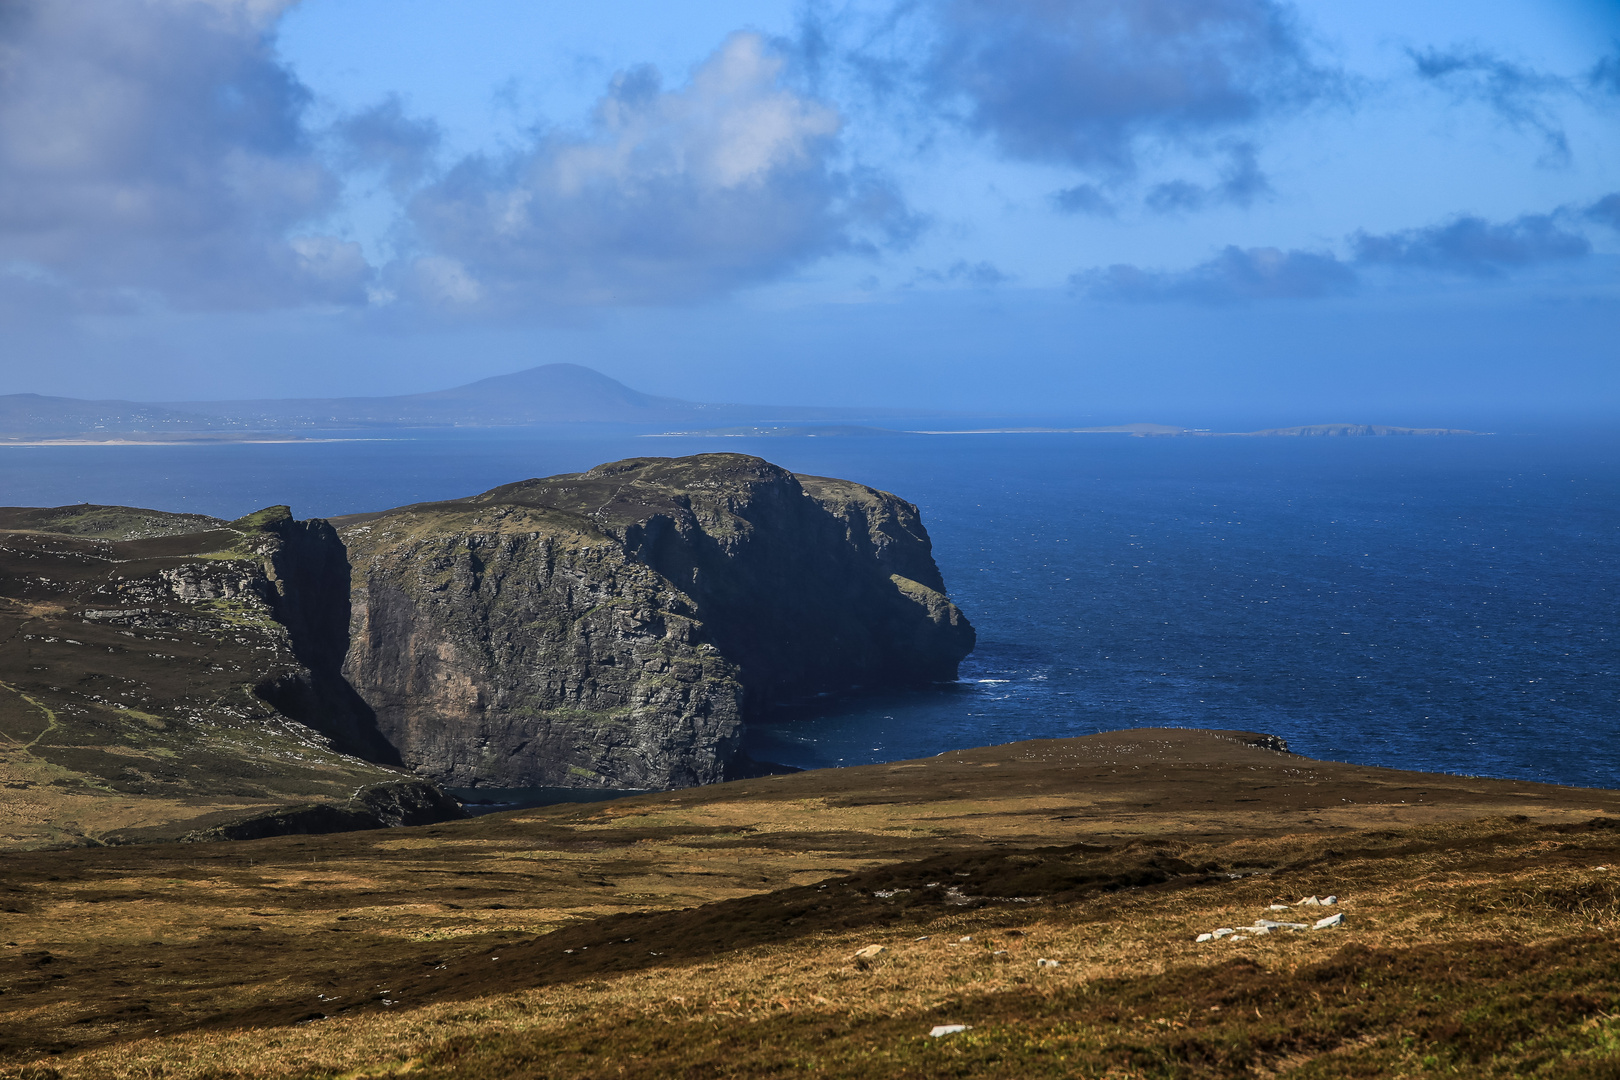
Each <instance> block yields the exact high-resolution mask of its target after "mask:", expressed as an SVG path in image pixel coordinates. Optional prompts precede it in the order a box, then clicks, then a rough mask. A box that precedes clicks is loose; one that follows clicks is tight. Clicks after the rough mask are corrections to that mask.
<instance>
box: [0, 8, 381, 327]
mask: <svg viewBox="0 0 1620 1080" xmlns="http://www.w3.org/2000/svg"><path fill="white" fill-rule="evenodd" d="M288 6H289V4H287V3H285V2H282V0H73V2H71V3H62V2H51V0H10V2H8V3H7V4H6V5H5V7H4V8H3V9H0V72H3V73H4V80H3V82H0V261H3V262H6V263H11V264H17V265H22V266H27V267H31V268H33V269H34V270H35V271H37V272H38V273H39V274H41V275H45V276H46V277H48V278H50V279H51V280H53V281H57V282H59V283H60V284H61V286H62V287H63V288H65V289H68V290H70V291H72V292H73V293H75V294H76V295H78V296H80V297H81V299H83V298H89V297H93V296H96V295H103V296H105V295H107V294H116V293H127V292H133V293H139V294H141V295H145V296H155V297H158V298H161V299H162V300H164V301H166V302H168V303H170V304H173V305H176V306H181V307H225V308H229V307H270V306H277V305H284V304H298V303H303V302H309V301H349V300H355V299H358V298H360V297H362V296H363V290H364V285H365V281H366V279H367V277H368V276H369V274H370V270H369V268H368V267H367V266H366V265H365V263H364V260H363V259H359V258H358V249H354V248H353V246H352V245H345V244H344V243H343V242H341V241H339V240H336V239H334V238H331V237H322V236H317V235H305V236H304V237H303V238H302V239H300V240H298V241H296V242H290V241H289V240H288V239H287V238H288V236H289V234H291V233H293V232H295V231H301V232H304V233H309V232H311V231H312V230H310V229H309V226H310V225H311V223H313V222H316V221H318V220H319V219H320V218H321V217H322V216H323V215H325V214H326V213H328V212H329V211H330V210H331V209H332V208H333V206H334V205H335V202H336V199H337V196H338V187H339V185H338V180H337V178H336V177H335V176H334V175H333V173H332V172H331V171H330V170H329V169H328V168H327V167H326V166H325V165H324V164H323V163H322V162H321V161H320V160H319V159H318V158H317V157H316V156H315V154H314V152H313V150H312V148H311V146H310V144H309V139H308V137H307V135H306V132H305V130H304V128H303V125H302V119H303V112H304V110H305V107H306V105H307V100H308V93H307V91H306V90H305V89H304V87H303V86H302V85H301V84H300V83H299V82H298V80H297V79H296V78H295V77H294V76H293V75H292V74H291V73H290V72H288V71H287V70H286V69H285V68H284V67H283V66H282V65H281V64H280V63H279V62H278V61H277V59H276V58H275V55H274V51H273V41H272V38H271V36H270V35H271V33H272V32H273V29H274V24H275V20H276V19H277V17H278V16H279V15H280V14H281V13H282V12H283V11H284V10H285V9H286V8H287V7H288Z"/></svg>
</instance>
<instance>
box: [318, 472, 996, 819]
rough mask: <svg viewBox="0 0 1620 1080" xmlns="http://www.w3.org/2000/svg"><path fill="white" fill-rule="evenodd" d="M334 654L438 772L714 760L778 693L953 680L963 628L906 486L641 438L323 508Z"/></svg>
mask: <svg viewBox="0 0 1620 1080" xmlns="http://www.w3.org/2000/svg"><path fill="white" fill-rule="evenodd" d="M337 524H339V525H340V526H341V535H342V539H343V541H344V543H345V544H346V545H347V548H348V558H349V562H350V564H351V567H352V580H353V593H352V597H351V609H352V618H351V624H350V642H349V649H348V656H347V660H346V662H345V665H344V669H343V673H344V675H345V676H346V677H347V679H348V681H349V682H350V683H351V684H352V685H353V687H354V688H355V689H356V690H357V691H358V693H359V695H360V696H361V697H362V698H363V699H364V700H365V702H366V703H367V704H368V705H369V706H370V707H371V709H372V710H373V711H374V712H375V716H376V723H377V728H378V730H379V732H380V733H381V735H382V736H383V737H384V738H385V739H387V740H388V741H389V743H390V744H391V745H392V746H393V747H394V748H395V749H396V750H397V752H398V753H399V755H400V758H401V759H402V760H403V761H404V763H405V764H406V765H407V766H410V767H413V768H415V769H416V771H417V772H418V773H419V774H421V775H423V776H426V777H428V778H431V779H433V780H436V781H438V782H440V783H444V784H447V785H449V786H455V787H472V786H491V787H528V786H564V787H622V788H652V787H674V786H682V785H688V784H699V783H708V782H712V781H715V780H719V779H721V778H722V777H723V775H724V772H725V769H726V766H727V763H728V762H729V761H730V760H731V759H732V758H733V756H734V754H735V751H736V746H737V742H738V738H739V735H740V731H741V726H742V723H743V720H744V718H745V716H746V715H748V714H749V713H751V712H754V711H757V710H759V709H761V708H763V707H765V706H766V705H767V704H768V703H769V702H770V701H772V700H775V699H778V698H780V697H782V696H785V695H790V694H797V693H804V692H810V691H815V690H821V689H828V688H842V687H845V686H848V685H851V684H862V683H864V684H896V683H908V682H922V681H929V680H936V679H949V678H954V677H955V674H956V666H957V663H958V662H959V661H960V660H961V659H962V657H964V656H965V655H967V653H968V652H969V651H970V650H971V649H972V647H973V629H972V627H971V626H970V625H969V624H968V622H967V620H966V618H965V617H963V615H962V613H961V612H960V611H959V610H957V608H956V607H955V606H954V605H953V604H951V602H950V601H949V600H948V599H947V598H946V596H945V594H944V582H943V581H942V580H941V578H940V574H939V570H938V568H937V567H936V566H935V565H934V561H933V556H932V554H931V551H930V545H929V541H928V534H927V532H926V530H924V529H923V527H922V524H921V522H920V520H919V518H918V515H917V510H916V507H914V506H912V505H911V504H909V503H907V502H905V501H903V500H901V499H898V498H896V497H895V496H893V495H890V494H887V493H885V492H880V491H876V490H874V489H872V488H868V487H864V486H862V485H859V484H853V483H849V482H847V481H841V480H830V479H825V478H820V477H796V476H794V475H792V474H791V473H788V472H786V471H785V470H783V469H780V468H778V467H776V466H774V465H771V464H769V463H768V462H765V461H762V460H760V459H759V458H753V457H747V456H744V455H738V454H705V455H699V456H696V457H690V458H675V459H669V458H640V459H632V460H629V461H622V462H615V463H613V464H610V465H603V466H600V467H598V468H596V469H592V470H590V471H589V472H586V473H580V474H575V475H568V476H557V477H550V478H548V479H544V480H529V481H524V482H522V483H517V484H509V485H506V486H504V487H500V488H496V489H494V490H492V491H489V492H486V493H484V494H482V495H477V496H474V497H472V498H469V499H461V500H455V501H452V502H445V503H433V504H423V505H419V506H413V507H403V508H401V509H399V510H393V511H388V512H386V513H384V514H378V515H364V516H358V517H353V518H346V519H339V520H338V522H337Z"/></svg>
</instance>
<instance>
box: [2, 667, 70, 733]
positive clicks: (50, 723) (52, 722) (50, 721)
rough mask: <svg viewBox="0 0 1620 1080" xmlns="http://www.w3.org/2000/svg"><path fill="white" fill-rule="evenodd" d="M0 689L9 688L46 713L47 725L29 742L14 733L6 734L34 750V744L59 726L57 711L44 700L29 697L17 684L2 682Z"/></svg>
mask: <svg viewBox="0 0 1620 1080" xmlns="http://www.w3.org/2000/svg"><path fill="white" fill-rule="evenodd" d="M0 690H9V691H10V692H11V693H13V694H16V695H17V696H18V697H20V698H22V699H23V700H24V701H26V702H28V704H30V705H32V706H33V707H34V708H36V709H38V710H39V711H40V712H42V713H44V714H45V727H44V728H42V729H41V730H40V732H39V733H38V734H37V735H35V736H34V737H33V738H32V739H29V740H28V741H27V742H23V741H22V740H21V739H19V738H17V737H16V736H14V735H6V738H7V739H10V740H11V741H12V742H14V743H16V744H17V745H18V746H19V747H21V748H22V749H24V750H32V749H33V748H34V746H35V745H36V744H37V743H38V742H39V740H41V739H43V738H44V737H45V736H47V735H49V734H50V733H51V732H52V731H55V730H56V727H57V723H56V713H55V712H53V711H52V710H51V709H50V708H48V707H47V706H46V705H45V703H44V702H42V701H39V700H37V699H35V698H31V697H29V696H28V695H27V694H25V693H23V692H22V691H21V690H19V689H17V688H16V687H15V686H12V685H11V684H10V683H6V682H0ZM0 734H4V732H0Z"/></svg>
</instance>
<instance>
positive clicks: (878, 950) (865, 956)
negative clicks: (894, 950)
mask: <svg viewBox="0 0 1620 1080" xmlns="http://www.w3.org/2000/svg"><path fill="white" fill-rule="evenodd" d="M882 955H883V946H881V945H868V946H866V948H864V949H856V950H855V959H857V960H871V959H873V958H874V957H878V956H882Z"/></svg>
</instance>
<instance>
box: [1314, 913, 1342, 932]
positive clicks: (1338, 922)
mask: <svg viewBox="0 0 1620 1080" xmlns="http://www.w3.org/2000/svg"><path fill="white" fill-rule="evenodd" d="M1343 925H1344V912H1342V911H1341V912H1339V913H1338V914H1337V915H1329V916H1328V917H1327V918H1325V919H1317V920H1316V923H1315V924H1314V925H1313V926H1312V927H1311V929H1312V930H1326V929H1327V928H1328V927H1330V926H1343Z"/></svg>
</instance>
